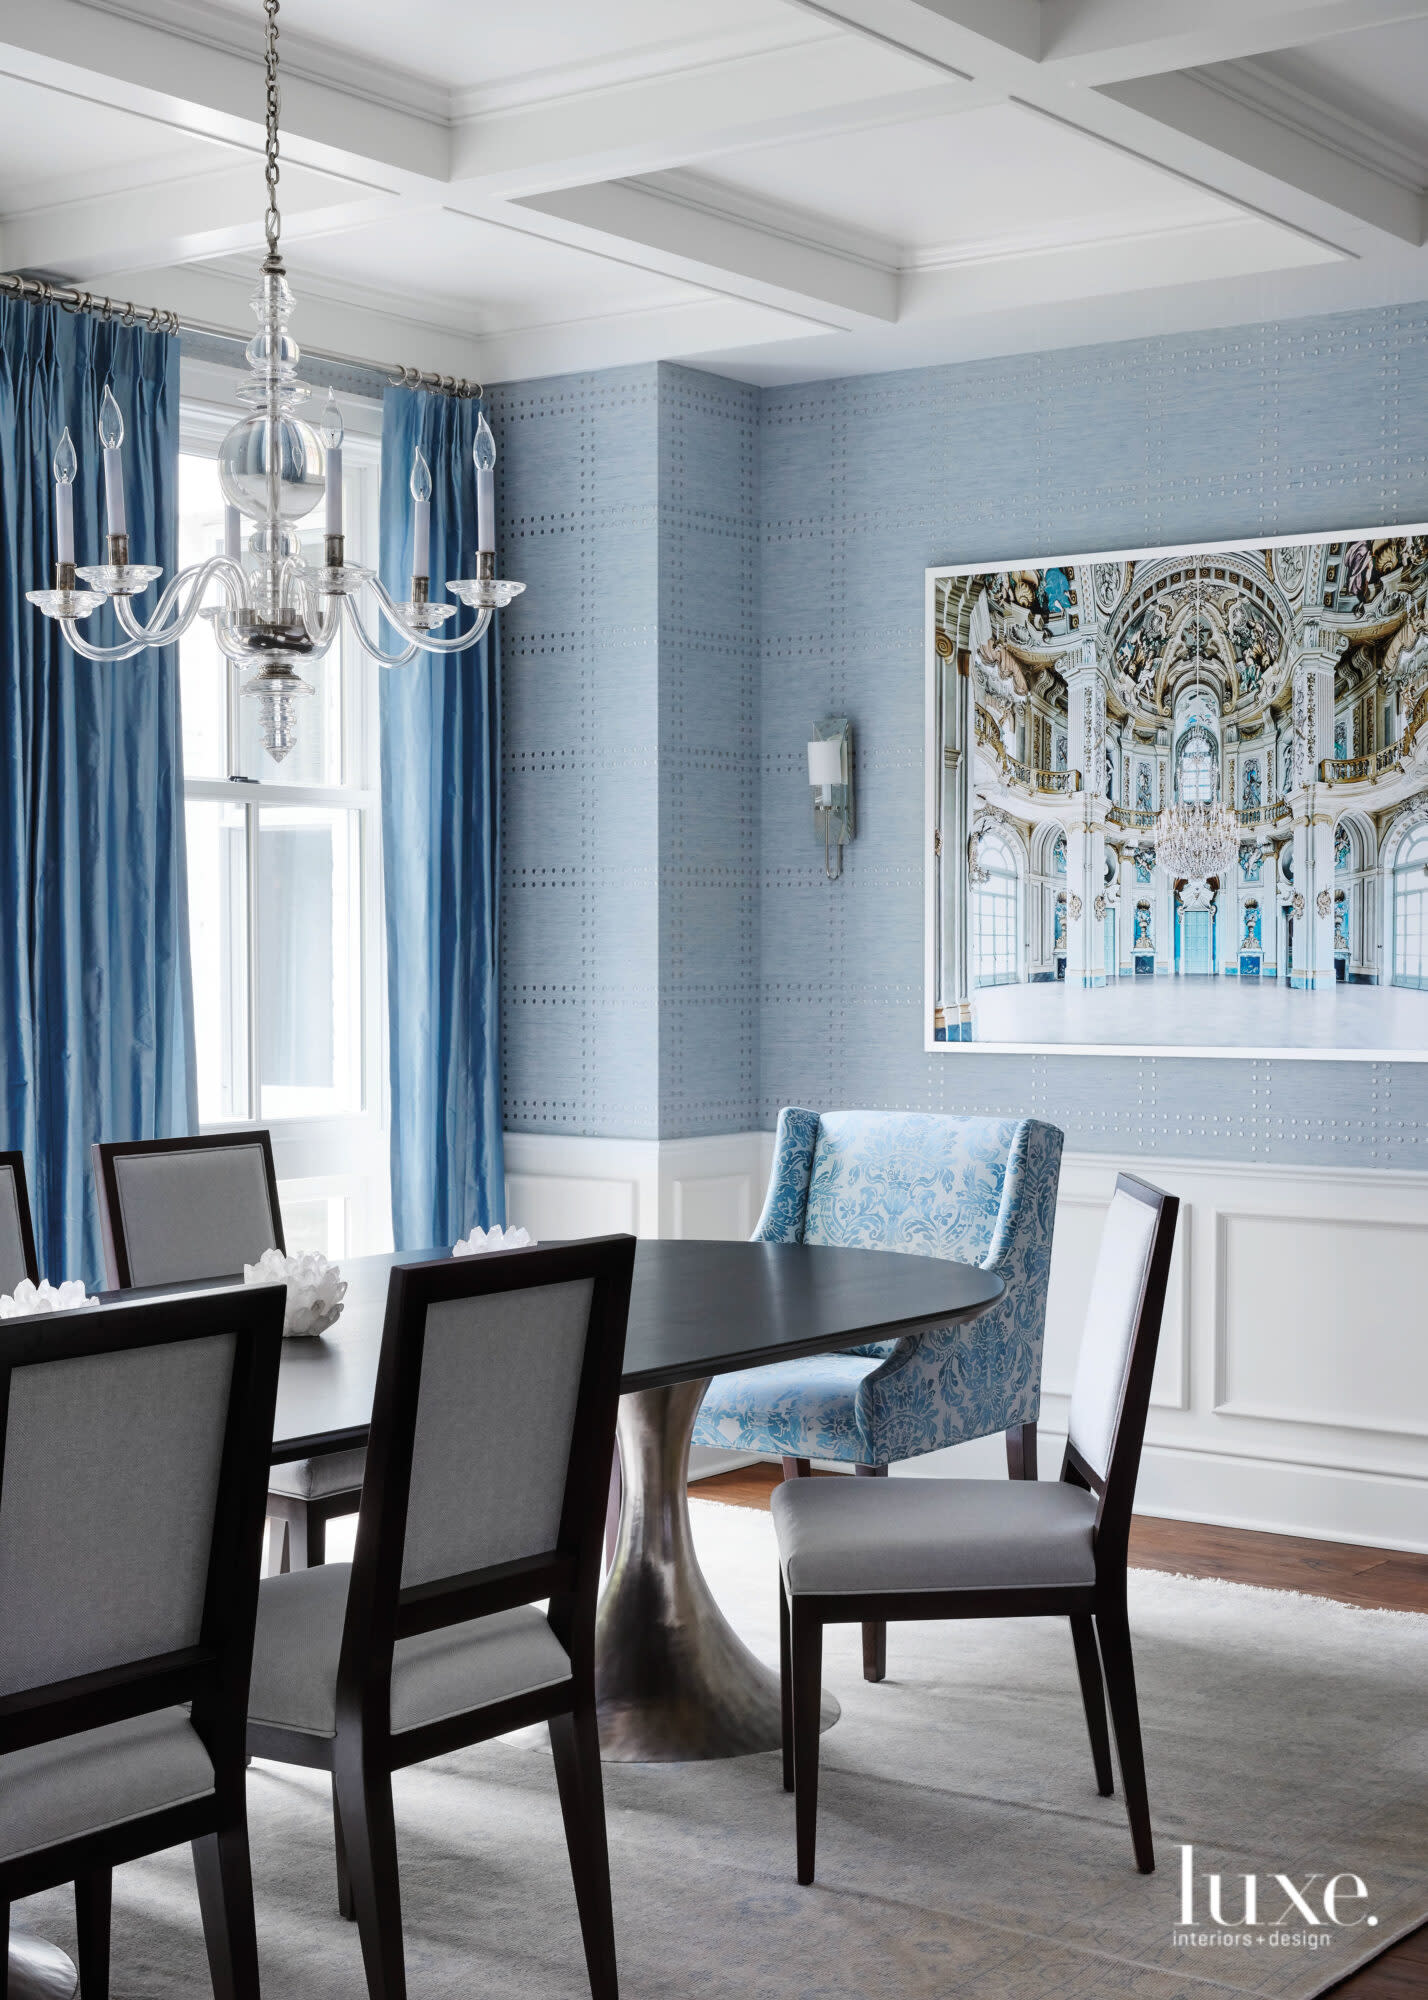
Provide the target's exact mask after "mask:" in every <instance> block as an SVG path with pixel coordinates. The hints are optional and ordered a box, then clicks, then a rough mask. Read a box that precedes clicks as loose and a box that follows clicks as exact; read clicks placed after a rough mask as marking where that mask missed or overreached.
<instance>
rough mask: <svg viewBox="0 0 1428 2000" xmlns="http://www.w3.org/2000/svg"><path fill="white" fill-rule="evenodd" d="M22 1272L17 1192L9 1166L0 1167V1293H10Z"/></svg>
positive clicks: (27, 1273) (23, 1268) (23, 1243)
mask: <svg viewBox="0 0 1428 2000" xmlns="http://www.w3.org/2000/svg"><path fill="white" fill-rule="evenodd" d="M29 1275H30V1274H29V1272H28V1271H27V1270H26V1269H25V1239H24V1236H23V1235H22V1234H21V1231H20V1189H19V1186H18V1184H17V1182H16V1180H15V1169H14V1168H13V1167H0V1294H8V1293H10V1292H13V1291H14V1289H15V1287H16V1285H18V1284H19V1282H20V1280H21V1279H22V1278H28V1277H29Z"/></svg>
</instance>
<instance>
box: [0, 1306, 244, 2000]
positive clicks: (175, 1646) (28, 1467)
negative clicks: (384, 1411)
mask: <svg viewBox="0 0 1428 2000" xmlns="http://www.w3.org/2000/svg"><path fill="white" fill-rule="evenodd" d="M282 1334H283V1294H282V1291H281V1289H280V1288H278V1287H276V1286H264V1287H256V1286H255V1287H251V1288H244V1289H230V1290H227V1291H223V1292H204V1293H199V1294H187V1295H180V1296H177V1297H173V1298H165V1299H145V1300H139V1301H134V1302H120V1303H115V1304H109V1305H96V1306H90V1307H88V1308H80V1309H77V1310H75V1311H73V1312H66V1313H63V1314H61V1315H57V1316H55V1315H49V1314H46V1315H45V1316H44V1317H43V1318H37V1317H31V1318H23V1319H12V1320H6V1321H5V1322H3V1324H0V1454H3V1485H0V1910H3V1912H4V1916H5V1922H6V1926H7V1929H8V1923H9V1913H10V1906H11V1905H12V1904H13V1903H15V1902H18V1901H19V1900H20V1899H21V1898H23V1897H26V1896H32V1895H35V1894H36V1893H37V1892H38V1891H40V1890H42V1889H50V1888H54V1887H57V1886H58V1885H59V1884H61V1883H64V1882H73V1883H74V1888H75V1914H76V1919H77V1928H78V1934H79V1971H80V1979H81V1983H82V1986H83V1993H84V2000H106V1997H107V1994H108V1988H109V1933H110V1903H111V1883H112V1875H113V1870H114V1869H115V1867H116V1866H118V1865H119V1864H121V1863H123V1862H126V1861H133V1860H136V1859H137V1858H138V1857H139V1856H140V1855H145V1854H155V1853H158V1852H160V1851H161V1850H162V1849H164V1848H169V1847H173V1846H175V1845H176V1844H177V1843H178V1842H180V1841H184V1840H187V1841H191V1842H192V1844H193V1860H194V1872H195V1874H196V1876H197V1880H198V1895H199V1906H200V1910H201V1913H202V1917H203V1928H204V1936H205V1940H206V1942H207V1946H208V1959H209V1967H210V1971H211V1973H212V1978H213V1990H214V1993H215V1996H216V2000H257V1994H258V1951H257V1937H256V1932H255V1927H254V1917H253V1886H252V1879H251V1875H250V1870H249V1860H248V1827H247V1816H246V1804H245V1792H244V1786H245V1776H246V1774H245V1769H244V1761H245V1752H244V1727H245V1721H246V1714H247V1698H248V1672H249V1666H250V1663H251V1659H252V1651H253V1623H254V1617H255V1613H256V1609H257V1599H258V1570H259V1565H260V1562H261V1558H262V1544H263V1499H264V1493H265V1491H266V1487H267V1471H268V1454H269V1451H270V1449H271V1446H272V1438H273V1410H274V1406H275V1402H276V1398H277V1385H278V1359H279V1354H280V1351H281V1347H282ZM3 1965H4V1958H3V1956H0V1967H3Z"/></svg>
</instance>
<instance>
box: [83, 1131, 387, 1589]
mask: <svg viewBox="0 0 1428 2000" xmlns="http://www.w3.org/2000/svg"><path fill="white" fill-rule="evenodd" d="M94 1175H95V1180H96V1182H97V1183H98V1188H99V1215H100V1223H101V1227H102V1229H103V1235H104V1263H105V1268H106V1271H107V1273H108V1280H109V1283H110V1285H111V1286H113V1287H115V1288H116V1289H119V1290H122V1291H128V1290H129V1289H130V1288H131V1287H140V1286H143V1287H148V1286H153V1285H171V1284H184V1283H193V1282H196V1281H197V1280H199V1279H209V1278H230V1277H241V1276H242V1274H243V1266H244V1265H245V1264H256V1263H257V1261H258V1259H259V1258H260V1257H261V1256H262V1254H263V1252H264V1251H265V1250H271V1249H277V1250H285V1249H286V1248H287V1245H286V1243H285V1241H284V1238H283V1217H282V1210H281V1208H280V1207H279V1204H278V1177H277V1174H276V1172H275V1170H274V1167H273V1142H272V1139H271V1138H270V1137H269V1135H268V1133H267V1132H265V1131H262V1130H252V1131H242V1132H212V1133H208V1134H206V1135H205V1136H204V1137H202V1138H199V1139H132V1140H124V1141H111V1142H108V1143H105V1144H102V1145H98V1146H96V1147H95V1148H94ZM365 1462H366V1461H365V1454H364V1453H363V1452H362V1451H361V1450H360V1449H359V1450H356V1451H339V1452H332V1453H330V1454H329V1455H327V1456H324V1457H319V1458H303V1459H294V1460H293V1461H292V1462H291V1463H289V1464H287V1465H275V1466H273V1467H272V1468H271V1470H270V1472H269V1474H268V1519H269V1521H270V1522H271V1523H272V1528H271V1531H270V1534H269V1567H270V1568H272V1569H277V1570H287V1569H290V1568H291V1569H306V1568H307V1567H308V1566H309V1565H310V1564H311V1565H316V1564H318V1563H320V1562H322V1561H323V1559H324V1557H325V1555H326V1553H327V1527H328V1523H329V1522H330V1521H334V1520H336V1519H337V1518H338V1517H339V1516H340V1515H343V1514H355V1513H356V1511H357V1503H358V1501H359V1500H360V1499H361V1497H362V1472H363V1467H364V1465H365Z"/></svg>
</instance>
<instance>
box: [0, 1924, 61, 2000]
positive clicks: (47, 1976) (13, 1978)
mask: <svg viewBox="0 0 1428 2000" xmlns="http://www.w3.org/2000/svg"><path fill="white" fill-rule="evenodd" d="M5 1991H6V2000H74V1996H75V1994H76V1993H77V1992H78V1991H79V1974H78V1973H77V1972H76V1971H75V1969H74V1961H73V1959H71V1958H69V1957H68V1956H67V1955H66V1954H65V1953H64V1952H62V1951H61V1950H60V1948H59V1946H58V1945H57V1944H46V1942H45V1940H44V1939H43V1938H37V1937H27V1936H26V1934H25V1933H24V1932H23V1931H11V1933H10V1978H9V1984H8V1986H7V1987H6V1989H5Z"/></svg>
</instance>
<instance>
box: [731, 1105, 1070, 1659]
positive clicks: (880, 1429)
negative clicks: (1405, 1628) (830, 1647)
mask: <svg viewBox="0 0 1428 2000" xmlns="http://www.w3.org/2000/svg"><path fill="white" fill-rule="evenodd" d="M1061 1144H1062V1134H1061V1133H1060V1132H1059V1131H1058V1130H1057V1128H1056V1127H1055V1126H1054V1125H1045V1124H1042V1122H1041V1121H1040V1120H1039V1119H1035V1118H961V1117H943V1116H933V1115H930V1114H922V1113H915V1112H883V1111H829V1112H823V1113H819V1112H817V1111H806V1110H803V1109H801V1108H799V1107H798V1106H794V1105H790V1106H786V1107H785V1108H784V1110H782V1111H780V1113H779V1116H778V1132H777V1136H776V1137H775V1140H774V1159H773V1170H772V1173H771V1175H770V1177H769V1188H768V1196H767V1199H766V1200H765V1202H764V1210H763V1214H762V1215H761V1216H760V1218H759V1223H758V1227H757V1228H756V1229H755V1231H754V1237H753V1240H754V1241H755V1242H756V1243H757V1242H764V1243H817V1244H840V1245H844V1246H847V1247H851V1248H855V1249H870V1250H902V1251H908V1252H911V1253H912V1254H914V1255H916V1256H921V1257H947V1258H950V1259H952V1260H953V1261H955V1262H959V1263H964V1264H979V1265H981V1266H982V1268H983V1269H984V1270H988V1271H996V1272H998V1273H999V1274H1000V1275H1001V1277H1002V1278H1003V1279H1004V1281H1005V1284H1006V1290H1005V1292H1004V1293H1003V1295H1002V1297H1001V1299H1000V1300H999V1301H998V1302H997V1304H996V1305H994V1306H993V1307H992V1308H991V1309H990V1311H988V1312H986V1313H984V1314H983V1315H982V1316H981V1318H980V1319H977V1320H974V1321H971V1322H969V1323H966V1324H963V1325H956V1326H938V1325H932V1326H926V1327H922V1328H919V1329H917V1330H916V1331H914V1332H912V1333H908V1334H904V1335H903V1336H902V1337H901V1338H900V1339H898V1340H884V1341H875V1342H872V1343H870V1344H865V1345H863V1346H859V1347H853V1348H849V1349H847V1350H846V1351H845V1352H843V1353H841V1354H823V1355H818V1356H815V1357H814V1358H813V1359H811V1360H801V1361H782V1362H777V1363H775V1364H774V1365H773V1366H771V1367H764V1368H746V1369H740V1370H736V1371H735V1372H733V1373H732V1374H728V1375H719V1376H716V1377H715V1379H714V1381H713V1382H712V1383H711V1384H710V1386H709V1390H708V1392H707V1394H706V1395H705V1398H704V1402H703V1404H702V1406H701V1408H700V1412H699V1416H698V1418H697V1419H696V1422H695V1426H694V1436H693V1442H694V1443H695V1444H698V1445H712V1446H715V1447H716V1448H721V1449H723V1450H727V1451H741V1452H757V1453H758V1454H759V1455H760V1456H762V1457H768V1456H776V1457H778V1458H780V1459H781V1460H782V1462H783V1473H784V1478H785V1479H793V1478H799V1477H805V1478H806V1477H807V1475H808V1473H809V1471H810V1470H811V1461H812V1460H813V1459H816V1458H818V1459H832V1460H835V1461H836V1460H841V1461H843V1462H844V1463H848V1462H851V1463H852V1465H853V1467H854V1470H855V1472H857V1473H860V1474H862V1475H864V1476H869V1477H883V1476H885V1475H886V1473H887V1469H888V1466H889V1465H890V1464H894V1463H897V1462H899V1461H901V1460H903V1459H909V1458H917V1457H919V1456H921V1454H922V1453H924V1452H929V1451H941V1450H943V1449H944V1448H945V1447H946V1446H948V1445H954V1444H962V1443H964V1442H966V1440H968V1439H969V1438H979V1437H987V1436H989V1435H992V1434H994V1433H996V1432H997V1431H1004V1432H1005V1433H1006V1445H1007V1469H1008V1472H1009V1473H1010V1475H1011V1477H1012V1478H1013V1479H1035V1477H1036V1423H1037V1417H1038V1415H1039V1413H1040V1404H1041V1348H1042V1336H1043V1334H1044V1332H1045V1327H1046V1294H1047V1286H1048V1281H1049V1278H1050V1274H1051V1236H1052V1229H1053V1227H1054V1224H1055V1220H1056V1188H1057V1182H1058V1179H1059V1177H1060V1171H1061ZM886 1671H887V1628H886V1625H885V1624H884V1622H883V1621H882V1620H881V1619H873V1620H870V1621H869V1623H868V1625H867V1626H866V1628H865V1630H864V1633H863V1672H864V1676H865V1677H866V1678H867V1679H868V1680H870V1681H880V1680H881V1679H882V1678H883V1676H884V1674H885V1673H886Z"/></svg>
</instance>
